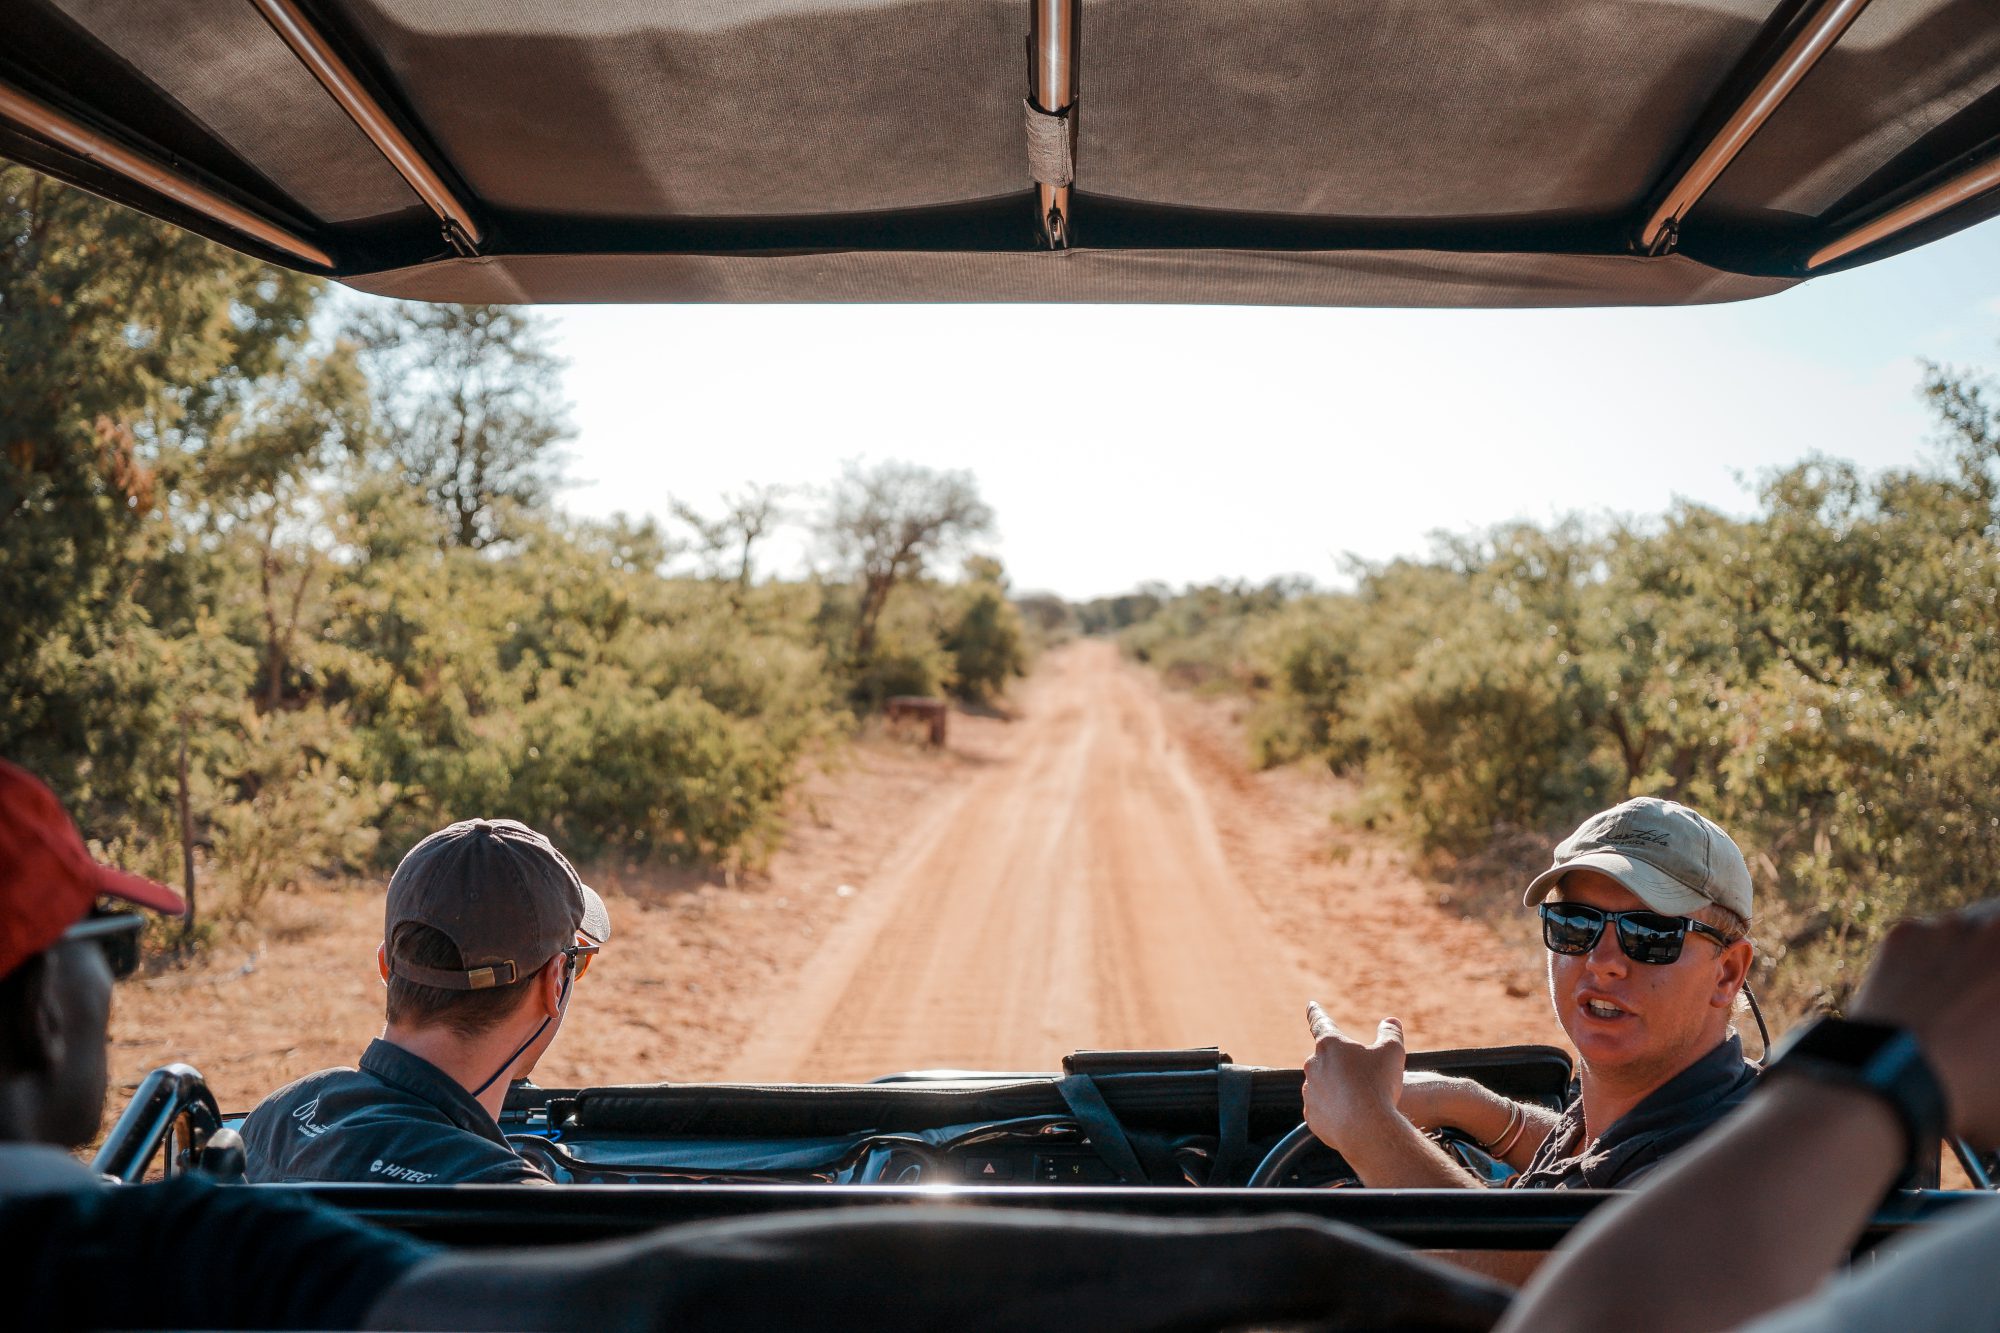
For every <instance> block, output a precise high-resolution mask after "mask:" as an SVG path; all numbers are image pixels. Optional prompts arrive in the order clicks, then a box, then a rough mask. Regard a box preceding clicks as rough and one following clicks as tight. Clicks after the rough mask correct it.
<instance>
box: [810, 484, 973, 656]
mask: <svg viewBox="0 0 2000 1333" xmlns="http://www.w3.org/2000/svg"><path fill="white" fill-rule="evenodd" d="M992 530H993V511H992V509H991V508H989V507H988V506H987V504H986V503H985V502H984V501H983V500H981V499H980V498H979V490H978V487H977V486H976V484H975V483H974V482H973V479H972V474H971V473H969V472H934V471H932V470H931V469H929V468H926V467H921V466H919V465H917V464H915V463H899V462H894V461H890V462H884V463H878V464H876V465H875V466H873V467H863V466H862V465H861V464H859V463H849V464H848V465H847V467H846V469H845V470H844V472H843V473H842V476H841V479H840V481H839V482H838V483H836V484H835V486H834V490H833V495H832V497H831V499H830V500H829V502H828V504H827V507H826V512H825V516H824V517H823V519H822V520H821V523H820V531H821V535H822V537H823V539H824V540H825V541H826V543H827V545H828V547H829V548H830V549H831V550H832V552H833V554H834V557H835V559H836V560H837V561H838V563H839V565H840V566H841V568H842V572H843V573H845V574H846V575H847V576H849V577H851V578H854V579H855V580H856V581H857V582H858V583H859V585H860V606H859V607H858V609H857V611H856V614H855V625H854V639H853V647H852V652H853V657H854V660H855V661H856V662H857V663H858V662H865V661H866V660H867V659H868V655H869V654H870V653H871V652H872V651H873V650H874V647H875V631H876V626H877V625H878V624H879V623H880V621H881V618H882V610H883V608H884V607H886V606H887V605H888V604H889V595H890V594H891V593H893V592H894V591H895V590H896V586H897V585H898V584H900V583H902V582H903V581H904V580H906V579H912V578H916V577H918V576H919V575H921V574H922V573H923V570H924V566H925V563H926V562H927V561H930V560H933V559H935V558H937V557H938V556H939V555H941V554H943V553H944V552H946V551H948V550H951V549H953V548H955V547H957V546H959V545H961V544H962V543H964V542H966V541H968V540H970V539H971V538H974V537H979V536H983V535H985V534H987V533H990V532H991V531H992Z"/></svg>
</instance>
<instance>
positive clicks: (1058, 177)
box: [0, 0, 2000, 306]
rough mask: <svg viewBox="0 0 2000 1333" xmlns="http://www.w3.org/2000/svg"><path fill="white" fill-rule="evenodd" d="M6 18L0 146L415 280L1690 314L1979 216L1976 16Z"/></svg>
mask: <svg viewBox="0 0 2000 1333" xmlns="http://www.w3.org/2000/svg"><path fill="white" fill-rule="evenodd" d="M0 16H4V17H3V18H0V34H4V36H0V155H5V156H8V157H12V158H15V159H17V160H19V161H22V162H25V163H27V164H29V165H32V166H35V167H37V168H39V169H41V170H44V171H47V172H50V173H51V174H53V175H56V176H58V177H61V178H63V179H66V180H69V181H72V182H74V183H77V184H80V185H83V186H85V187H86V188H89V189H93V190H96V191H97V192H99V193H101V194H104V195H107V196H109V197H112V198H115V199H118V200H120V201H122V202H125V203H128V204H131V205H133V206H134V207H137V208H140V209H143V210H145V211H147V212H149V213H153V214H155V215H157V216H160V217H163V218H167V219H169V220H171V221H174V222H177V223H179V224H181V225H184V226H188V227H190V228H193V229H195V230H197V231H201V232H203V233H205V234H207V235H210V236H213V237H215V238H216V239H218V240H222V241H224V242H226V243H228V244H231V245H234V246H237V247H239V248H241V249H245V250H248V251H251V252H253V253H256V254H260V255H263V256H265V257H267V258H270V259H272V260H274V261H275V262H279V263H283V264H287V265H290V266H292V267H295V268H302V269H306V270H308V271H314V272H322V273H327V274H329V275H331V276H334V277H337V278H339V279H340V280H342V281H344V282H347V283H349V284H351V285H353V286H355V287H357V288H360V289H362V290H365V291H370V292H376V293H381V294H385V295H391V296H403V297H414V298H420V299H431V300H453V301H579V300H582V301H911V300H917V301H933V300H951V301H1051V302H1063V301H1149V302H1230V303H1248V304H1309V305H1413V306H1534V305H1587V304H1654V303H1680V302H1698V301H1719V300H1733V299H1740V298H1744V297H1751V296H1758V295H1763V294H1766V293H1770V292H1774V291H1778V290H1781V289H1783V288H1784V287H1786V286H1788V285H1790V284H1793V283H1795V282H1798V281H1801V280H1803V279H1805V278H1808V277H1811V276H1815V275H1817V274H1819V273H1823V272H1831V271H1834V270H1836V269H1838V268H1841V267H1845V266H1849V265H1852V264H1857V263H1865V262H1869V261H1871V260H1874V259H1877V258H1881V257H1883V256H1885V255H1887V254H1891V253H1895V252H1897V251H1898V250H1901V249H1906V248H1909V247H1910V246H1913V245H1918V244H1922V243H1924V242H1925V241H1928V240H1931V239H1934V238H1936V237H1938V236H1941V235H1944V234H1946V233H1948V232H1950V231H1954V230H1957V229H1959V228H1962V227H1965V226H1968V225H1970V224H1972V223H1974V222H1976V221H1979V220H1981V219H1983V218H1985V217H1988V216H1990V215H1992V214H1993V213H1995V212H2000V3H1996V2H1995V0H1229V3H1217V0H571V2H570V3H565V4H547V3H543V2H542V0H175V3H172V4H160V3H157V0H0Z"/></svg>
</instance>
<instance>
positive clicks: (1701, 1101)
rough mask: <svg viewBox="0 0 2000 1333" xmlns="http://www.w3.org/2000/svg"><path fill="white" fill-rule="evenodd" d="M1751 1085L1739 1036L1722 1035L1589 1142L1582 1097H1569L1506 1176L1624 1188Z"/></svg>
mask: <svg viewBox="0 0 2000 1333" xmlns="http://www.w3.org/2000/svg"><path fill="white" fill-rule="evenodd" d="M1756 1086H1757V1070H1756V1067H1755V1066H1753V1065H1750V1064H1748V1063H1746V1062H1745V1061H1744V1059H1743V1043H1742V1041H1740V1040H1739V1039H1738V1038H1736V1037H1733V1036H1732V1037H1728V1038H1725V1039H1724V1040H1723V1042H1722V1043H1721V1044H1720V1045H1719V1046H1717V1047H1716V1048H1715V1049H1714V1050H1712V1051H1710V1052H1709V1053H1708V1054H1707V1055H1704V1056H1702V1057H1701V1059H1699V1060H1697V1061H1695V1062H1694V1063H1693V1064H1691V1065H1689V1066H1688V1067H1687V1068H1686V1069H1683V1070H1682V1071H1681V1072H1680V1073H1678V1074H1675V1075H1674V1076H1673V1077H1672V1078H1670V1079H1668V1080H1667V1081H1666V1082H1665V1083H1662V1084H1661V1085H1660V1086H1659V1087H1657V1088H1655V1089H1653V1090H1652V1091H1651V1092H1650V1093H1648V1094H1646V1096H1645V1098H1644V1099H1643V1100H1641V1101H1640V1103H1639V1104H1638V1105H1637V1106H1635V1107H1633V1108H1632V1109H1631V1110H1629V1111H1627V1112H1626V1113H1625V1114H1624V1115H1622V1116H1620V1117H1618V1119H1616V1120H1614V1121H1612V1122H1611V1125H1610V1126H1609V1127H1608V1128H1607V1129H1606V1130H1605V1131H1604V1132H1603V1133H1602V1134H1599V1135H1598V1136H1597V1137H1596V1138H1594V1139H1592V1140H1591V1141H1590V1142H1588V1143H1585V1142H1583V1099H1582V1098H1580V1097H1579V1098H1578V1099H1577V1100H1575V1101H1573V1102H1571V1103H1570V1105H1569V1109H1567V1110H1565V1111H1564V1112H1563V1114H1562V1119H1561V1120H1559V1121H1557V1122H1556V1127H1555V1128H1554V1129H1552V1130H1550V1131H1549V1136H1548V1137H1547V1138H1546V1139H1544V1140H1542V1146H1541V1147H1540V1148H1538V1149H1536V1150H1535V1155H1534V1157H1533V1158H1532V1159H1530V1161H1529V1162H1528V1169H1527V1170H1525V1171H1523V1172H1522V1173H1521V1174H1520V1175H1518V1176H1515V1177H1514V1178H1513V1179H1512V1180H1510V1181H1509V1182H1507V1183H1508V1184H1509V1185H1511V1186H1513V1187H1515V1188H1517V1189H1594V1190H1608V1189H1625V1188H1627V1187H1629V1186H1630V1185H1632V1184H1634V1183H1635V1182H1636V1181H1637V1180H1638V1179H1639V1177H1641V1176H1642V1175H1644V1174H1645V1173H1646V1172H1648V1171H1650V1170H1652V1169H1653V1168H1654V1167H1655V1166H1658V1165H1659V1164H1660V1160H1661V1159H1662V1158H1664V1157H1665V1156H1666V1155H1667V1154H1668V1153H1671V1152H1673V1151H1674V1150H1675V1149H1676V1148H1681V1147H1684V1146H1686V1145H1687V1144H1688V1143H1689V1142H1690V1141H1692V1140H1693V1139H1695V1138H1696V1137H1697V1136H1699V1135H1700V1134H1701V1132H1702V1131H1703V1130H1705V1129H1707V1128H1708V1127H1709V1126H1710V1125H1713V1124H1714V1123H1715V1122H1716V1121H1718V1120H1720V1119H1722V1117H1723V1116H1725V1115H1727V1114H1729V1113H1730V1112H1731V1111H1733V1110H1735V1109H1736V1108H1737V1107H1738V1106H1740V1105H1742V1104H1743V1099H1744V1098H1746V1097H1748V1096H1749V1095H1750V1090H1751V1089H1752V1088H1754V1087H1756Z"/></svg>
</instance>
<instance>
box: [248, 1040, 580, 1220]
mask: <svg viewBox="0 0 2000 1333" xmlns="http://www.w3.org/2000/svg"><path fill="white" fill-rule="evenodd" d="M242 1132H243V1147H244V1152H245V1155H246V1157H247V1158H248V1164H249V1169H248V1172H247V1175H248V1178H249V1179H250V1180H251V1181H253V1182H256V1183H260V1184H263V1183H272V1182H280V1181H300V1180H323V1181H346V1182H349V1183H354V1184H383V1183H388V1184H406V1185H512V1184H540V1185H546V1184H548V1183H549V1178H548V1177H547V1176H546V1175H544V1174H543V1173H542V1172H541V1170H540V1169H539V1168H537V1167H535V1166H533V1165H532V1164H530V1163H528V1162H526V1161H524V1160H523V1159H522V1158H521V1156H520V1154H519V1153H516V1152H515V1151H514V1149H513V1148H512V1147H510V1146H509V1145H508V1143H507V1140H506V1138H505V1136H503V1135H502V1134H501V1133H500V1126H498V1125H496V1124H495V1123H493V1117H492V1116H490V1115H488V1114H486V1108H485V1107H483V1106H481V1105H480V1104H479V1103H478V1102H476V1101H474V1100H473V1099H472V1094H471V1093H469V1092H467V1091H466V1090H465V1089H464V1088H463V1087H461V1086H460V1085H459V1082H458V1080H457V1079H454V1078H452V1077H451V1076H450V1075H449V1074H446V1073H445V1072H444V1071H443V1070H441V1069H439V1068H438V1067H437V1066H436V1065H434V1064H432V1063H431V1062H430V1061H428V1060H425V1059H422V1058H420V1057H418V1056H415V1055H412V1054H410V1053H409V1052H408V1051H406V1050H404V1049H403V1048H402V1047H400V1046H393V1045H391V1044H390V1043H388V1042H386V1041H382V1040H380V1039H379V1038H378V1039H377V1040H375V1041H371V1042H369V1043H368V1049H367V1050H366V1051H363V1052H362V1053H361V1067H360V1068H359V1069H323V1070H321V1071H320V1072H319V1073H317V1074H308V1075H306V1076H305V1077H304V1078H302V1079H299V1080H298V1081H297V1082H295V1083H290V1084H287V1085H286V1086H284V1087H282V1088H280V1089H278V1090H277V1091H276V1092H274V1093H272V1094H271V1095H270V1096H269V1097H266V1098H265V1099H264V1100H263V1101H262V1102H261V1103H260V1104H259V1105H258V1107H257V1109H256V1110H254V1111H252V1112H251V1113H250V1115H249V1118H248V1119H246V1120H244V1122H243V1131H242Z"/></svg>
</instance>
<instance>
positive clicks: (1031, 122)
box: [1026, 0, 1083, 250]
mask: <svg viewBox="0 0 2000 1333" xmlns="http://www.w3.org/2000/svg"><path fill="white" fill-rule="evenodd" d="M1082 28H1083V0H1029V4H1028V105H1027V107H1026V111H1027V128H1028V164H1029V168H1030V169H1031V170H1032V171H1033V173H1034V176H1035V192H1036V196H1037V207H1038V212H1037V220H1038V225H1039V226H1040V227H1041V234H1042V243H1043V244H1044V245H1046V246H1048V248H1049V249H1051V250H1065V249H1068V248H1069V243H1070V212H1069V190H1070V183H1071V181H1072V180H1074V179H1075V175H1076V171H1075V167H1076V126H1077V87H1078V85H1077V57H1078V55H1079V54H1080V47H1081V32H1082Z"/></svg>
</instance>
